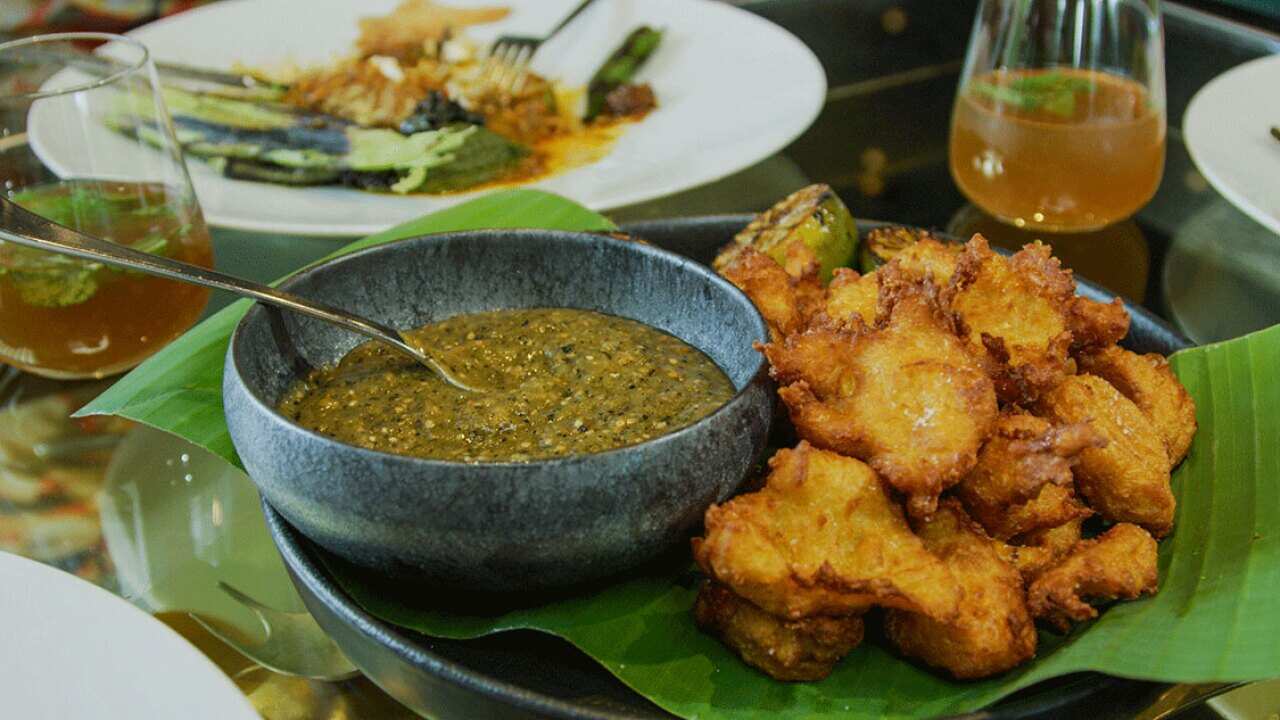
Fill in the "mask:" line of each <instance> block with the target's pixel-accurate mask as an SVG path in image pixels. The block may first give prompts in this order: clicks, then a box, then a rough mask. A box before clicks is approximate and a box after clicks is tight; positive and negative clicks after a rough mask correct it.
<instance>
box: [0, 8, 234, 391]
mask: <svg viewBox="0 0 1280 720" xmlns="http://www.w3.org/2000/svg"><path fill="white" fill-rule="evenodd" d="M103 43H105V44H103ZM94 45H97V46H99V47H98V49H97V51H96V52H94V53H92V54H91V53H89V52H88V51H87V50H86V48H87V47H90V46H94ZM0 183H2V184H3V188H2V190H0V191H2V192H3V193H4V196H5V197H6V198H7V199H9V200H11V201H13V202H15V203H17V204H19V205H21V206H23V207H25V208H26V209H28V210H30V211H32V212H35V213H37V214H39V215H42V216H44V217H46V218H48V219H50V220H53V221H55V222H58V223H61V224H63V225H66V226H68V227H71V228H74V229H76V230H80V231H82V232H86V233H89V234H92V235H96V236H98V237H102V238H105V239H108V240H111V241H112V242H116V243H120V244H122V245H128V246H130V247H132V248H135V249H138V250H143V251H146V252H149V253H156V254H162V255H166V256H169V257H173V258H175V259H178V260H182V261H184V262H189V263H196V264H197V265H203V266H206V267H209V266H211V265H212V263H213V252H212V249H211V246H210V242H209V232H208V230H207V228H206V227H205V223H204V218H203V217H202V216H201V214H200V207H199V205H198V204H197V203H196V197H195V193H194V192H193V191H192V189H191V180H190V178H188V177H187V170H186V166H185V165H183V161H182V154H181V150H180V148H179V146H178V143H177V142H176V140H175V139H174V133H173V127H172V126H171V124H170V121H169V115H168V112H167V111H166V110H165V105H164V99H163V97H162V95H161V92H160V84H159V82H158V79H157V76H156V71H155V68H154V66H153V65H152V63H151V60H150V58H149V56H148V54H147V50H146V48H145V47H143V46H142V45H141V44H139V43H138V42H136V41H134V40H131V39H129V38H125V37H121V36H117V35H108V34H103V33H65V34H58V35H45V36H37V37H32V38H27V39H23V40H17V41H14V42H8V43H4V44H0ZM208 298H209V292H208V290H206V289H203V288H197V287H193V286H190V285H184V284H181V283H177V282H174V281H171V280H163V279H159V278H153V277H149V276H144V275H140V274H137V273H132V272H127V271H121V270H117V269H114V268H108V267H104V266H102V265H100V264H97V263H93V262H89V261H85V260H79V259H72V258H67V257H64V256H61V255H54V254H51V253H46V252H43V251H39V250H33V249H29V248H25V247H20V246H16V245H11V244H3V243H0V361H2V362H4V363H7V364H10V365H13V366H16V367H19V368H21V369H23V370H26V371H28V372H33V373H37V374H39V375H44V376H47V377H56V378H87V377H104V376H107V375H111V374H115V373H118V372H121V371H123V370H126V369H128V368H130V367H133V366H134V365H136V364H138V363H139V362H141V361H142V360H143V359H145V358H146V357H147V356H149V355H151V354H152V353H154V352H155V351H156V350H158V349H160V348H161V347H163V346H164V345H165V344H166V343H168V342H169V341H171V340H173V339H174V338H175V337H177V336H178V335H179V334H181V333H182V332H183V331H185V330H186V329H187V328H189V327H191V325H192V324H193V323H195V321H196V320H197V319H198V318H199V316H200V314H201V312H202V311H203V310H204V307H205V303H206V302H207V301H208Z"/></svg>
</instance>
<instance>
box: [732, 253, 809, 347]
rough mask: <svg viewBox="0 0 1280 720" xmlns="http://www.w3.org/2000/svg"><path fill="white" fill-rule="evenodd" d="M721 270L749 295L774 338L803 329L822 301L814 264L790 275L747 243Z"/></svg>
mask: <svg viewBox="0 0 1280 720" xmlns="http://www.w3.org/2000/svg"><path fill="white" fill-rule="evenodd" d="M720 272H721V274H722V275H723V276H724V277H725V279H726V280H728V281H729V282H731V283H733V284H734V285H736V286H737V287H738V289H739V290H741V291H742V292H743V293H745V294H746V296H747V297H748V298H751V302H752V303H754V304H755V306H756V309H757V310H759V311H760V314H761V315H762V316H763V317H764V319H765V322H766V323H768V324H769V331H770V336H771V337H773V339H774V340H778V339H781V338H783V337H786V336H787V335H790V334H792V333H796V332H799V331H800V330H802V329H803V328H804V327H805V325H807V324H808V322H809V317H810V315H812V314H813V313H814V312H815V311H817V310H818V309H820V308H821V306H822V303H823V288H822V284H821V283H820V282H818V272H817V266H811V267H810V268H809V269H808V270H807V271H804V272H802V273H801V274H800V276H799V277H792V276H791V275H789V274H788V273H787V271H786V270H784V269H783V268H782V266H781V265H779V264H778V263H777V261H775V260H774V259H773V258H771V257H769V256H768V255H765V254H764V253H762V252H759V251H758V250H756V249H754V248H752V247H749V246H748V247H743V248H741V249H740V250H738V251H737V252H736V253H735V254H734V259H733V261H732V262H730V263H729V264H727V265H726V266H725V267H724V268H723V269H722V270H721V271H720Z"/></svg>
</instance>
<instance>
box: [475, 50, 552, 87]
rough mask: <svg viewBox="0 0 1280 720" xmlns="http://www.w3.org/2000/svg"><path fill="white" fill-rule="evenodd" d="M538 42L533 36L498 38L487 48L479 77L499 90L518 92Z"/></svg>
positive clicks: (526, 75) (527, 74)
mask: <svg viewBox="0 0 1280 720" xmlns="http://www.w3.org/2000/svg"><path fill="white" fill-rule="evenodd" d="M540 44H541V42H539V41H537V40H535V39H533V38H515V37H501V38H498V40H497V41H496V42H494V43H493V45H492V46H491V47H490V48H489V54H488V56H487V57H486V58H485V62H484V65H483V67H482V68H481V77H482V78H484V79H485V81H487V82H490V83H492V84H493V85H494V86H495V87H497V88H498V89H499V90H501V91H505V92H509V93H512V94H515V93H519V92H520V91H521V90H522V89H524V84H525V80H527V79H528V76H529V62H530V61H531V60H532V59H533V54H534V52H536V51H537V49H538V46H539V45H540Z"/></svg>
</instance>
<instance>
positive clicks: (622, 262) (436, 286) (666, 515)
mask: <svg viewBox="0 0 1280 720" xmlns="http://www.w3.org/2000/svg"><path fill="white" fill-rule="evenodd" d="M282 288H283V289H284V290H287V291H289V292H292V293H296V294H298V295H301V296H303V297H308V298H314V299H317V300H321V301H323V302H326V303H329V304H331V305H335V306H338V307H344V308H349V309H351V310H353V311H359V312H361V313H364V314H366V315H368V316H369V317H370V318H372V319H374V320H378V321H381V322H383V323H386V324H388V325H391V326H393V327H399V328H412V327H418V326H421V325H424V324H426V323H429V322H432V321H436V320H441V319H444V318H447V317H450V316H453V315H458V314H462V313H473V312H480V311H485V310H495V309H503V308H529V307H571V308H581V309H588V310H596V311H600V312H604V313H609V314H612V315H618V316H621V317H626V318H631V319H634V320H638V321H640V322H643V323H645V324H647V325H650V326H652V327H655V328H658V329H660V330H664V331H666V332H668V333H671V334H672V335H675V336H676V337H678V338H680V339H682V340H684V341H685V342H687V343H689V344H690V345H692V346H694V347H696V348H698V349H700V350H702V351H703V352H705V353H706V354H707V355H708V356H710V357H711V359H712V360H714V361H715V362H716V363H717V364H718V365H719V366H720V367H721V368H722V369H723V370H724V371H725V373H726V374H727V375H728V376H729V379H730V380H731V381H732V382H733V385H734V387H735V388H736V389H737V393H736V395H735V396H734V397H733V398H732V399H731V400H729V401H728V402H727V403H726V404H725V405H724V406H722V407H721V408H720V409H719V410H717V411H716V412H714V413H712V414H711V415H709V416H707V417H705V418H703V419H702V420H699V421H698V422H696V423H694V424H692V425H689V426H687V427H685V428H682V429H679V430H677V431H675V432H672V433H670V434H668V435H665V436H662V437H659V438H655V439H653V440H649V441H646V442H643V443H639V444H636V445H631V446H628V447H623V448H619V449H616V450H611V451H607V452H601V453H594V454H588V455H578V456H571V457H566V458H558V459H553V460H545V461H537V462H522V463H475V464H469V463H459V462H446V461H439V460H428V459H422V458H413V457H406V456H402V455H393V454H389V453H383V452H377V451H373V450H367V449H364V448H359V447H355V446H352V445H348V444H346V443H343V442H339V441H337V440H334V439H332V438H329V437H326V436H324V435H321V434H319V433H315V432H312V431H310V430H307V429H305V428H303V427H301V426H299V425H297V424H295V423H293V422H291V421H290V420H287V419H286V418H285V417H284V416H282V415H280V414H279V413H278V412H276V410H275V407H276V405H277V404H278V402H279V400H280V398H281V397H282V396H283V394H284V393H285V392H286V391H287V390H288V388H289V387H290V386H292V385H293V384H294V382H296V381H297V380H298V379H299V378H300V377H302V376H304V375H305V374H306V373H307V372H309V371H310V370H311V369H312V368H314V367H318V366H323V365H328V364H332V363H335V362H337V361H338V360H339V359H340V358H341V357H342V356H343V355H344V354H346V353H347V352H348V351H349V350H351V349H352V348H353V347H354V346H356V345H357V344H359V343H360V342H361V341H362V338H360V337H358V336H355V335H352V334H351V333H348V332H347V331H345V330H342V329H339V328H336V327H334V326H332V325H329V324H327V323H322V322H320V321H317V320H313V319H311V318H306V317H302V316H300V315H296V314H289V313H282V312H280V311H277V310H274V309H271V308H268V307H265V306H262V305H256V306H254V307H253V308H251V309H250V310H249V312H248V314H246V315H245V317H244V319H243V320H241V321H240V324H239V326H238V327H237V328H236V330H235V333H234V334H233V335H232V337H231V345H230V347H229V348H228V350H227V360H226V371H225V375H224V381H223V398H224V403H225V409H226V416H227V427H228V429H229V430H230V433H231V438H232V441H233V442H234V443H235V447H236V451H237V452H238V453H239V455H240V459H241V461H242V462H243V464H244V467H245V470H246V471H248V474H249V477H251V478H252V479H253V481H254V482H255V483H256V484H257V485H258V488H259V489H260V490H261V491H262V494H263V496H264V497H265V498H266V499H267V500H268V501H269V502H270V503H271V505H272V507H274V508H275V509H276V510H277V511H279V512H280V514H281V515H283V516H284V517H285V518H287V519H288V521H289V522H290V524H291V525H293V526H294V527H295V528H297V529H298V530H299V531H300V532H301V533H303V534H304V535H306V536H307V537H308V538H309V539H311V540H312V541H314V542H315V543H316V544H318V545H319V546H321V547H323V548H325V549H326V550H328V551H330V552H332V553H334V554H335V555H337V556H339V557H341V558H343V559H345V560H347V561H349V562H351V563H353V564H355V565H357V566H360V567H364V568H369V569H372V570H375V571H377V572H380V573H384V574H388V575H394V576H396V577H398V578H401V579H402V580H404V581H412V582H420V583H427V584H430V586H432V587H434V588H437V589H446V588H447V589H458V590H468V591H479V592H490V593H501V592H509V591H513V590H520V591H533V590H550V589H556V588H564V587H567V586H571V585H576V584H579V583H583V582H586V581H591V580H595V579H599V578H603V577H606V576H609V575H612V574H615V573H618V572H621V571H624V570H626V569H629V568H632V567H634V566H636V565H637V564H640V563H643V562H644V561H646V560H648V559H650V558H652V557H654V556H656V555H658V554H660V553H661V552H662V551H664V550H667V549H669V548H672V547H673V546H675V545H678V544H680V543H683V542H685V541H686V540H687V538H688V537H689V534H690V531H691V530H692V529H693V528H695V527H696V526H697V525H698V524H699V522H700V521H701V519H702V515H703V512H704V511H705V510H706V509H707V507H708V506H709V505H711V503H713V502H717V501H720V500H723V499H725V498H726V497H728V496H729V495H730V494H732V493H733V492H734V491H735V490H736V489H738V487H739V485H740V484H741V483H742V481H743V480H744V479H745V478H746V476H747V474H748V473H749V471H750V470H751V468H752V467H753V466H754V465H755V464H756V463H757V461H758V460H759V457H760V454H761V453H762V451H763V448H764V445H765V440H766V438H767V436H768V434H769V424H770V418H771V416H772V403H773V398H772V395H773V393H772V392H771V388H770V386H769V382H768V378H767V372H766V369H765V364H764V362H763V359H762V358H761V356H760V353H758V352H757V351H756V350H754V349H753V348H752V344H753V343H754V342H757V341H760V342H764V341H767V340H768V329H767V327H766V326H765V324H764V321H763V320H762V319H761V317H760V315H759V313H757V312H756V310H755V308H754V306H752V304H751V302H750V301H749V300H748V299H747V298H746V296H744V295H743V294H742V293H741V292H739V291H738V290H737V288H735V287H733V286H732V285H730V284H729V283H727V282H725V281H724V280H723V279H721V278H720V277H718V276H717V275H715V274H714V273H713V272H711V271H710V270H708V269H707V268H705V267H704V266H702V265H699V264H698V263H695V262H693V261H691V260H690V259H688V258H686V257H683V256H681V255H678V254H675V253H672V252H669V251H666V250H662V249H659V248H657V247H653V246H649V245H644V244H640V243H635V242H628V241H625V240H618V239H615V238H611V237H607V236H603V235H594V234H587V233H569V232H552V231H537V230H502V231H498V230H494V231H480V232H466V233H448V234H441V235H432V236H426V237H419V238H414V239H409V240H404V241H401V242H396V243H391V244H388V245H382V246H378V247H374V248H370V249H367V250H363V251H360V252H357V253H353V254H351V255H346V256H343V257H341V258H338V259H335V260H332V261H329V262H326V263H323V264H320V265H317V266H315V267H312V268H309V269H307V270H304V271H302V272H301V273H298V274H297V275H295V276H294V277H292V278H290V279H289V280H288V281H287V282H286V283H285V284H284V285H283V286H282Z"/></svg>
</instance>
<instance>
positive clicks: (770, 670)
mask: <svg viewBox="0 0 1280 720" xmlns="http://www.w3.org/2000/svg"><path fill="white" fill-rule="evenodd" d="M693 617H694V620H695V621H696V622H697V623H698V627H700V628H702V629H703V630H705V631H707V632H710V633H714V634H715V635H718V636H719V637H720V639H721V640H722V641H723V642H724V644H725V645H728V646H729V648H730V649H731V650H733V651H734V652H736V653H737V654H738V656H739V657H741V658H742V660H743V662H745V663H746V664H748V665H750V666H752V667H754V668H756V669H758V670H761V671H763V672H764V673H765V674H767V675H769V676H770V677H772V678H775V679H777V680H789V681H793V682H803V681H808V680H821V679H823V678H825V677H826V676H827V675H830V674H831V669H832V668H833V667H835V664H836V663H837V662H839V661H840V659H841V658H843V657H844V656H845V655H848V654H849V652H850V651H851V650H853V649H854V648H855V647H857V646H858V644H859V643H861V642H862V633H863V623H862V617H861V616H860V615H846V616H843V617H829V616H823V615H819V616H816V617H811V618H801V619H799V620H784V619H782V618H779V617H775V616H773V615H770V614H769V613H767V612H765V611H764V610H761V609H760V608H758V607H756V606H755V605H753V604H752V603H750V602H749V601H747V600H744V599H743V598H741V597H739V596H738V595H736V594H735V593H734V592H733V591H732V590H730V589H729V588H727V587H725V586H724V585H721V584H720V583H717V582H714V581H707V582H706V583H703V585H702V588H701V589H699V591H698V599H697V601H695V602H694V605H693Z"/></svg>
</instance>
